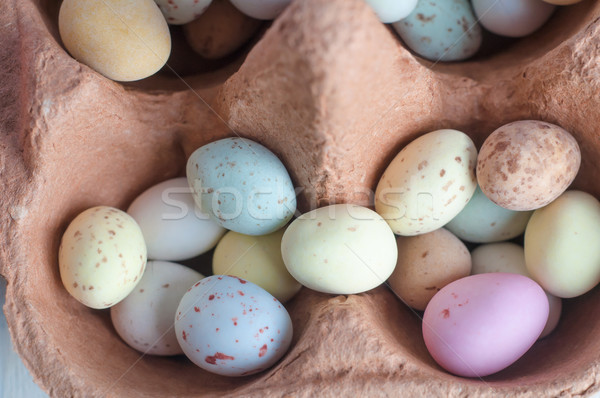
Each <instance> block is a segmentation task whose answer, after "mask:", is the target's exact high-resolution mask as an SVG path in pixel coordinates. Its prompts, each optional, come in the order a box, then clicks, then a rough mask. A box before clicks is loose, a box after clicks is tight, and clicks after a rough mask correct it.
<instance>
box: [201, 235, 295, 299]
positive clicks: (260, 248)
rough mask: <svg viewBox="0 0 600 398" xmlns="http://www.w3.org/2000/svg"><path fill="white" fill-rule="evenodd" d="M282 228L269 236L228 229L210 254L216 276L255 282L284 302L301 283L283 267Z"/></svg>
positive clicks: (293, 293)
mask: <svg viewBox="0 0 600 398" xmlns="http://www.w3.org/2000/svg"><path fill="white" fill-rule="evenodd" d="M284 232H285V228H283V229H280V230H279V231H276V232H273V233H271V234H268V235H261V236H250V235H243V234H240V233H237V232H234V231H230V232H228V233H227V234H226V235H225V236H224V237H223V239H221V241H220V242H219V244H218V245H217V248H216V249H215V254H214V255H213V273H214V274H215V275H233V276H237V277H240V278H242V279H245V280H247V281H250V282H252V283H255V284H257V285H258V286H260V287H262V288H263V289H265V290H266V291H267V292H269V293H271V294H272V295H273V296H275V298H277V300H279V301H281V302H282V303H283V302H286V301H287V300H289V299H290V298H292V296H294V295H295V294H296V293H298V291H299V290H300V288H301V287H302V285H300V283H298V282H297V281H296V280H295V279H294V278H293V277H292V275H290V273H289V272H288V270H287V268H285V264H284V263H283V258H282V256H281V238H282V237H283V233H284Z"/></svg>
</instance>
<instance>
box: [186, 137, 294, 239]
mask: <svg viewBox="0 0 600 398" xmlns="http://www.w3.org/2000/svg"><path fill="white" fill-rule="evenodd" d="M187 178H188V182H189V184H190V186H191V187H192V189H193V191H194V192H193V195H194V199H195V201H196V203H197V204H198V206H200V209H202V211H203V212H204V213H206V214H208V215H209V216H210V217H211V218H213V219H214V220H215V221H216V222H217V223H218V224H220V225H222V226H223V227H225V228H227V229H229V230H232V231H235V232H239V233H242V234H245V235H265V234H268V233H271V232H274V231H276V230H278V229H279V228H282V227H283V226H284V225H285V224H287V222H288V221H289V220H290V219H291V218H292V216H293V214H294V212H295V211H296V194H295V191H294V186H293V185H292V180H291V179H290V176H289V174H288V172H287V170H286V169H285V167H284V166H283V164H282V163H281V161H280V160H279V159H278V158H277V156H275V155H274V154H273V153H272V152H271V151H269V150H268V149H267V148H265V147H264V146H262V145H260V144H258V143H256V142H253V141H250V140H247V139H242V138H225V139H222V140H219V141H215V142H212V143H210V144H207V145H204V146H203V147H200V148H198V149H197V150H196V151H195V152H194V153H192V155H191V156H190V158H189V159H188V162H187Z"/></svg>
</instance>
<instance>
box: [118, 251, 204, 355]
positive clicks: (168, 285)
mask: <svg viewBox="0 0 600 398" xmlns="http://www.w3.org/2000/svg"><path fill="white" fill-rule="evenodd" d="M202 278H204V276H203V275H202V274H200V273H198V272H196V271H194V270H193V269H191V268H188V267H184V266H183V265H180V264H176V263H170V262H166V261H148V264H147V265H146V271H145V272H144V276H143V277H142V280H141V281H140V283H138V285H137V286H136V287H135V289H134V290H133V291H132V292H131V293H130V294H129V295H128V296H127V297H125V299H124V300H123V301H121V302H120V303H118V304H117V305H115V306H113V307H111V309H110V317H111V319H112V323H113V326H114V327H115V330H116V331H117V333H118V334H119V336H121V338H122V339H123V340H125V342H126V343H127V344H128V345H129V346H131V347H132V348H134V349H136V350H138V351H140V352H143V353H145V354H150V355H178V354H183V351H182V350H181V347H180V346H179V343H178V342H177V337H175V330H174V329H173V317H174V316H175V313H176V312H177V306H178V305H179V302H180V301H181V298H182V297H183V295H184V294H185V293H186V291H187V290H188V289H189V288H190V287H191V286H192V285H193V284H194V283H196V282H197V281H199V280H201V279H202Z"/></svg>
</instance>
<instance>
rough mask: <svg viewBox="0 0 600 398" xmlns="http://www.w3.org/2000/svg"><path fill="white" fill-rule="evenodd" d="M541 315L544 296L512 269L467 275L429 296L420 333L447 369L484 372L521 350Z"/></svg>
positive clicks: (544, 317)
mask: <svg viewBox="0 0 600 398" xmlns="http://www.w3.org/2000/svg"><path fill="white" fill-rule="evenodd" d="M547 319H548V299H547V298H546V294H545V293H544V291H543V290H542V288H541V287H540V286H539V285H538V284H537V283H535V282H534V281H533V280H531V279H529V278H527V277H525V276H522V275H517V274H504V273H494V274H480V275H472V276H468V277H466V278H462V279H459V280H457V281H455V282H452V283H450V284H449V285H447V286H446V287H444V288H443V289H442V290H440V291H439V292H438V293H437V294H436V295H435V296H434V297H433V298H432V299H431V301H430V302H429V305H428V306H427V309H426V310H425V314H424V316H423V338H424V339H425V345H426V346H427V349H428V350H429V353H430V354H431V356H432V357H433V359H435V361H436V362H437V363H438V364H439V365H440V366H441V367H443V368H444V369H446V370H447V371H449V372H451V373H454V374H455V375H458V376H464V377H484V376H487V375H490V374H492V373H496V372H498V371H500V370H502V369H504V368H506V367H507V366H509V365H511V364H512V363H514V362H515V361H516V360H517V359H519V358H520V357H521V356H522V355H523V354H524V353H525V352H527V350H528V349H529V348H530V347H531V346H532V345H533V343H535V341H536V339H537V338H538V336H539V335H540V333H541V332H542V330H543V329H544V325H545V324H546V320H547Z"/></svg>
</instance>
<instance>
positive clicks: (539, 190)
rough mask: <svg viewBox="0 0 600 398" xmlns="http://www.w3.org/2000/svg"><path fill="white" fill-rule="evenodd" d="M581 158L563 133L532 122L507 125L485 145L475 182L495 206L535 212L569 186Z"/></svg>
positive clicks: (480, 154)
mask: <svg viewBox="0 0 600 398" xmlns="http://www.w3.org/2000/svg"><path fill="white" fill-rule="evenodd" d="M580 164H581V152H580V151H579V146H578V145H577V141H576V140H575V138H573V136H572V135H571V134H569V133H568V132H567V131H566V130H564V129H563V128H561V127H559V126H556V125H554V124H550V123H546V122H540V121H536V120H522V121H518V122H513V123H509V124H506V125H504V126H502V127H500V128H499V129H497V130H496V131H494V132H493V133H492V134H491V135H490V136H489V137H488V138H487V139H486V140H485V142H484V143H483V146H482V147H481V151H479V157H478V158H477V180H478V182H479V186H480V187H481V190H482V191H483V193H484V194H485V195H486V196H487V197H488V198H489V199H491V200H492V201H493V202H494V203H496V204H497V205H499V206H502V207H504V208H506V209H510V210H520V211H524V210H535V209H538V208H540V207H543V206H546V205H547V204H548V203H550V202H552V201H553V200H554V199H556V198H557V197H559V196H560V194H562V193H563V192H564V191H565V190H566V189H567V188H568V187H569V185H570V184H571V182H573V180H574V179H575V176H576V175H577V171H578V170H579V165H580Z"/></svg>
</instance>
